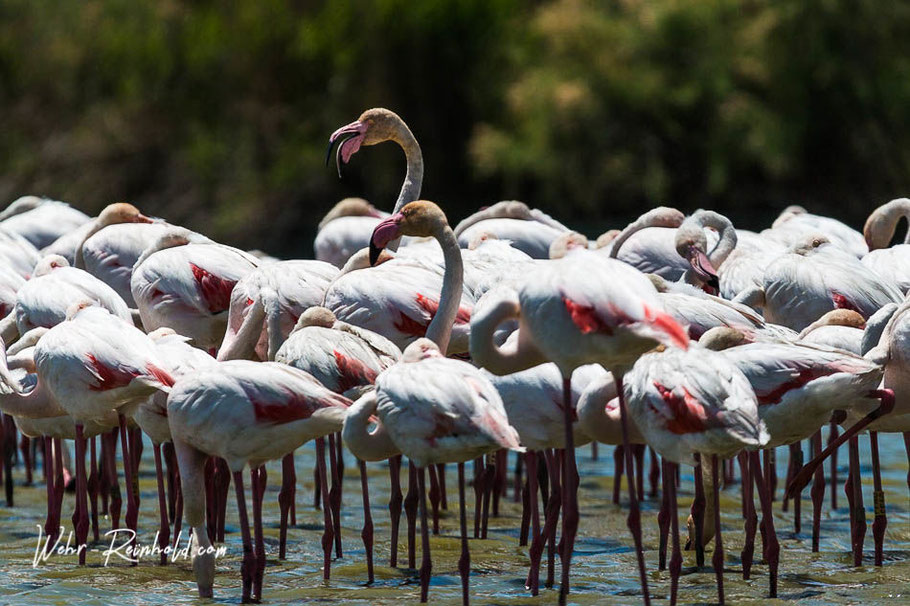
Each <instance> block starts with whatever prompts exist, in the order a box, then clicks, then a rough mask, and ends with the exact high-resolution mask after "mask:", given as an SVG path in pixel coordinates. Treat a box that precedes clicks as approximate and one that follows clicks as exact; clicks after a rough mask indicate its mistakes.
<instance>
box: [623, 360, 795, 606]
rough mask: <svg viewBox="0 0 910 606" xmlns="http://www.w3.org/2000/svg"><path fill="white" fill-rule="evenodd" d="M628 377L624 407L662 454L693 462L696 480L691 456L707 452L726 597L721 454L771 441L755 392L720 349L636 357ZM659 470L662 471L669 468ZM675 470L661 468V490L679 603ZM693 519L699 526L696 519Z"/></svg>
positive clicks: (717, 568) (718, 567) (765, 502)
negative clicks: (666, 495) (665, 495)
mask: <svg viewBox="0 0 910 606" xmlns="http://www.w3.org/2000/svg"><path fill="white" fill-rule="evenodd" d="M625 379H626V380H625V382H624V383H623V390H624V392H625V393H624V395H625V398H626V399H627V400H628V402H629V413H630V415H631V417H632V418H633V419H635V424H636V425H637V426H638V428H639V430H640V431H641V433H642V436H643V437H644V438H645V440H646V441H647V442H648V444H650V445H651V446H652V447H653V448H654V449H655V450H657V452H658V453H659V454H660V455H661V457H664V458H665V459H668V460H670V461H673V462H674V463H683V462H686V463H694V464H695V465H696V482H698V481H699V480H700V479H701V478H700V476H701V470H700V469H699V468H698V466H699V464H700V461H699V459H697V458H696V455H711V470H712V480H713V481H712V484H713V497H714V498H713V505H714V523H715V526H716V528H717V537H716V539H717V540H716V546H715V549H714V558H713V565H714V572H715V574H716V575H717V592H718V597H719V598H720V603H721V604H723V603H724V584H723V568H724V555H723V544H722V541H721V535H720V507H719V504H718V493H717V484H718V483H717V470H718V457H721V459H723V458H727V457H731V456H734V455H736V454H737V453H738V452H739V451H741V450H743V449H751V450H755V449H757V448H761V447H763V446H764V445H765V444H766V443H767V442H768V432H767V431H766V429H765V424H764V423H763V422H762V421H761V420H760V419H759V414H758V401H757V399H756V397H755V393H754V392H753V391H752V388H751V385H750V384H749V381H748V380H747V379H746V377H745V376H744V375H743V373H742V372H740V371H739V369H738V368H736V366H735V365H733V364H731V363H730V362H729V361H727V360H725V359H724V357H723V355H722V354H718V353H715V352H712V351H710V350H707V349H703V348H701V347H697V346H693V347H691V348H689V349H688V350H687V351H679V350H668V351H665V352H661V353H650V354H646V355H644V356H642V357H641V358H639V359H638V361H637V362H636V363H635V365H634V366H633V367H632V370H631V371H630V372H629V373H627V374H626V377H625ZM757 456H758V455H757V453H756V452H753V453H752V455H751V458H752V461H751V466H752V467H753V468H755V467H757V465H758V459H757ZM664 471H665V472H666V471H667V469H666V467H665V469H664ZM674 477H675V474H666V473H665V474H664V490H668V491H669V497H670V499H669V500H670V507H669V511H670V516H671V517H670V520H671V525H672V527H673V528H672V540H673V555H672V557H671V559H670V574H671V585H670V603H671V604H675V603H676V590H677V586H678V582H679V573H680V566H681V564H682V555H681V553H680V551H679V534H678V530H677V528H676V526H677V524H678V522H677V513H676V492H675V481H674V479H673V478H674ZM760 493H761V491H760ZM761 494H763V495H764V496H763V498H762V508H763V510H765V507H766V506H769V505H770V498H769V495H767V493H761ZM766 515H768V516H770V511H766ZM696 520H698V518H696ZM696 524H697V526H700V524H699V523H698V522H696ZM698 530H700V528H699V529H698ZM776 593H777V588H776V576H775V574H774V572H773V571H772V582H771V596H772V597H774V596H775V595H776Z"/></svg>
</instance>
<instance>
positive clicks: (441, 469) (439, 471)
mask: <svg viewBox="0 0 910 606" xmlns="http://www.w3.org/2000/svg"><path fill="white" fill-rule="evenodd" d="M436 479H437V480H439V506H440V507H442V510H443V511H448V510H449V499H448V497H447V496H446V465H445V463H439V464H438V465H436Z"/></svg>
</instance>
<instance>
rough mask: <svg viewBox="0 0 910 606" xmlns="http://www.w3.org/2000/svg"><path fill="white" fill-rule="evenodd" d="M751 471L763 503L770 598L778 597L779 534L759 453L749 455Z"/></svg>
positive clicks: (762, 513)
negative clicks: (775, 526) (776, 529)
mask: <svg viewBox="0 0 910 606" xmlns="http://www.w3.org/2000/svg"><path fill="white" fill-rule="evenodd" d="M749 457H750V464H751V471H752V476H753V479H754V480H755V486H756V488H757V489H758V499H759V501H760V502H761V515H762V524H763V525H764V526H765V528H766V535H765V536H766V540H767V542H768V548H767V549H766V550H765V551H766V553H767V554H768V555H767V559H768V572H769V577H770V587H771V588H770V596H771V597H772V598H776V597H777V565H778V558H779V556H780V544H779V543H778V541H777V533H776V532H775V530H774V514H773V512H772V511H771V495H769V494H768V486H767V484H766V483H765V480H764V478H763V477H762V472H761V463H760V462H759V457H758V453H757V452H755V451H753V452H750V453H749Z"/></svg>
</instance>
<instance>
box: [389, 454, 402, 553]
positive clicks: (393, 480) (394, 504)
mask: <svg viewBox="0 0 910 606" xmlns="http://www.w3.org/2000/svg"><path fill="white" fill-rule="evenodd" d="M389 481H390V486H391V494H390V495H389V517H390V520H391V522H390V523H391V532H390V536H391V545H390V548H391V554H390V556H389V566H390V567H391V568H396V567H397V566H398V528H399V525H400V524H401V503H402V495H401V455H395V456H394V457H392V458H391V459H389Z"/></svg>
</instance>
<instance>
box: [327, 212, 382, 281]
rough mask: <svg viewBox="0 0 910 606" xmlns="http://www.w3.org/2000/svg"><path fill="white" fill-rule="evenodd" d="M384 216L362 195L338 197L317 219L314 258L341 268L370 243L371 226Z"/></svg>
mask: <svg viewBox="0 0 910 606" xmlns="http://www.w3.org/2000/svg"><path fill="white" fill-rule="evenodd" d="M386 216H387V215H386V213H383V212H380V211H378V210H376V208H375V207H374V206H373V205H372V204H370V203H369V202H367V201H366V200H364V199H363V198H345V199H344V200H341V201H340V202H338V203H337V204H336V205H335V206H333V207H332V209H331V210H329V212H327V213H326V215H325V217H323V218H322V221H320V222H319V227H318V231H317V233H316V240H315V241H314V242H313V250H314V251H315V252H316V258H317V259H318V260H320V261H325V262H327V263H331V264H332V265H335V266H336V267H338V268H341V267H344V264H345V263H347V260H348V259H349V258H351V255H353V254H354V253H355V252H357V251H358V250H360V249H361V248H365V247H367V246H369V245H370V235H371V234H372V233H373V228H374V227H376V224H377V223H379V221H381V220H382V219H383V218H384V217H386Z"/></svg>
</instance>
